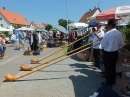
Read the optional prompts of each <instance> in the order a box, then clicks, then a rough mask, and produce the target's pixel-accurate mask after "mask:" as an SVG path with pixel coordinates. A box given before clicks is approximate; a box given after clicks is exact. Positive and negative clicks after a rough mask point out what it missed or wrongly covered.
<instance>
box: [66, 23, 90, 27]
mask: <svg viewBox="0 0 130 97" xmlns="http://www.w3.org/2000/svg"><path fill="white" fill-rule="evenodd" d="M68 26H69V27H75V28H78V27H88V26H89V25H88V24H86V23H81V22H79V23H71V24H68Z"/></svg>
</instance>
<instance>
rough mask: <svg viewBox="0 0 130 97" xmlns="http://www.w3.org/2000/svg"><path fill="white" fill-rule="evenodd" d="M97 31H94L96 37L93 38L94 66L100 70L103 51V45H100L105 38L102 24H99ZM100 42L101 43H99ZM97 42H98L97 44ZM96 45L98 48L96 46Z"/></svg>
mask: <svg viewBox="0 0 130 97" xmlns="http://www.w3.org/2000/svg"><path fill="white" fill-rule="evenodd" d="M96 28H97V31H94V34H95V35H94V37H93V42H94V43H93V51H94V54H93V56H94V60H95V63H94V65H95V66H96V67H98V68H100V55H101V54H100V52H101V50H102V47H101V44H100V40H101V39H102V38H103V36H104V31H103V30H102V29H101V23H97V25H96ZM97 40H99V41H97ZM95 41H97V42H95ZM95 45H96V46H95Z"/></svg>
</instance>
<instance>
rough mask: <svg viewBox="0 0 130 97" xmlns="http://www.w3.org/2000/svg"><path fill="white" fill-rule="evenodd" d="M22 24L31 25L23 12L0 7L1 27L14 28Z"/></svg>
mask: <svg viewBox="0 0 130 97" xmlns="http://www.w3.org/2000/svg"><path fill="white" fill-rule="evenodd" d="M21 26H29V23H28V22H27V20H26V19H25V18H24V17H23V16H22V15H21V14H17V13H14V12H11V11H8V10H5V9H2V8H0V27H3V28H7V29H14V28H18V27H21Z"/></svg>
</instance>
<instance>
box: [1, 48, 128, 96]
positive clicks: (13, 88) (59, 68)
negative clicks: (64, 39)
mask: <svg viewBox="0 0 130 97" xmlns="http://www.w3.org/2000/svg"><path fill="white" fill-rule="evenodd" d="M9 49H10V50H11V49H12V53H11V52H10V53H9V55H8V54H7V55H8V57H7V58H6V59H7V60H9V61H8V62H5V59H4V60H0V97H89V96H90V95H92V94H93V92H94V91H96V90H97V89H98V88H99V87H100V86H101V82H103V81H105V80H104V79H103V78H102V77H101V73H100V72H101V70H96V71H94V70H93V66H92V62H82V61H79V60H78V59H77V57H76V56H74V57H71V58H68V59H66V60H64V61H61V62H59V63H56V64H54V65H52V66H49V67H47V68H45V69H42V70H39V71H37V72H35V73H32V74H30V75H28V76H25V77H23V78H21V79H18V80H17V81H15V82H9V81H7V80H5V79H4V76H5V75H6V74H7V73H8V72H10V73H11V74H13V75H15V76H18V75H21V74H23V73H25V71H20V69H19V67H20V66H21V64H23V63H24V64H26V65H34V64H30V59H31V58H32V56H31V57H30V56H23V55H22V54H23V53H22V52H21V53H20V51H14V50H13V48H9ZM56 49H57V48H48V49H47V50H46V51H45V52H42V53H41V55H40V56H33V57H35V58H36V59H39V58H41V57H42V56H45V55H47V54H48V53H51V52H52V51H54V50H56ZM14 52H15V53H14ZM19 53H20V54H19ZM58 55H60V53H59V54H58ZM58 55H56V56H58ZM10 56H12V57H10ZM7 60H6V61H7ZM1 64H2V65H1ZM44 66H46V65H44ZM102 68H103V66H102ZM117 70H118V71H129V70H130V68H126V67H122V66H121V65H119V64H118V65H117ZM126 85H127V86H129V87H130V85H128V84H127V78H126V77H125V76H124V72H123V78H121V79H120V78H118V77H117V84H116V86H114V87H113V88H114V90H115V91H117V92H118V93H120V90H121V89H123V90H124V91H126V89H125V86H126Z"/></svg>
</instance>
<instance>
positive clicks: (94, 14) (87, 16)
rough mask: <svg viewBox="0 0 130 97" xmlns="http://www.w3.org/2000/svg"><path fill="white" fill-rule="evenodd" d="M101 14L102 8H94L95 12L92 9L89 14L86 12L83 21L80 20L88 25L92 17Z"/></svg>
mask: <svg viewBox="0 0 130 97" xmlns="http://www.w3.org/2000/svg"><path fill="white" fill-rule="evenodd" d="M99 13H101V10H100V8H96V7H94V9H93V10H91V9H90V10H89V11H88V12H86V13H85V14H84V15H83V16H82V17H81V19H80V20H79V22H84V23H87V22H89V21H90V20H91V18H92V17H95V16H97V15H98V14H99Z"/></svg>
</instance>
